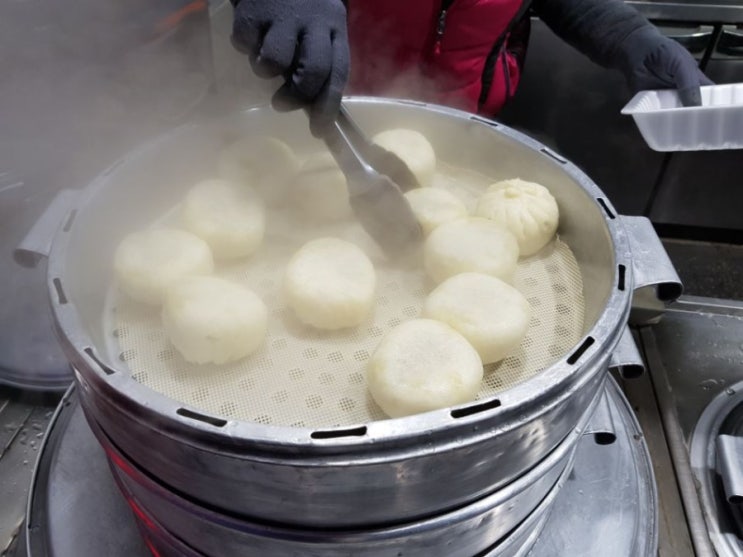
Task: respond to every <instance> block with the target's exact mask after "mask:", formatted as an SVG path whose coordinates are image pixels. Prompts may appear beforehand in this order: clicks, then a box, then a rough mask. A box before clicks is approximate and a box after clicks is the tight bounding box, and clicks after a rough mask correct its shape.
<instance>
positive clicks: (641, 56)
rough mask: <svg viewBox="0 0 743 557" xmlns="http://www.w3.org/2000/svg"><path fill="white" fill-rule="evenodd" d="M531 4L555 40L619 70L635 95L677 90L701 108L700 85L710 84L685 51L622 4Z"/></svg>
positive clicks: (569, 0) (545, 0)
mask: <svg viewBox="0 0 743 557" xmlns="http://www.w3.org/2000/svg"><path fill="white" fill-rule="evenodd" d="M533 6H534V9H535V10H536V12H537V14H538V15H539V17H540V18H542V20H543V21H544V22H545V23H546V24H547V25H548V26H549V27H550V29H552V30H553V31H554V32H555V33H556V34H557V36H559V37H562V38H563V39H564V40H565V41H567V42H568V43H569V44H571V45H573V46H574V47H575V48H577V49H578V50H580V51H581V52H583V53H584V54H586V55H588V56H589V57H590V58H591V60H593V61H594V62H596V63H598V64H601V65H602V66H604V67H607V68H616V69H618V70H621V71H622V73H624V75H625V78H626V79H627V82H628V83H629V86H630V87H631V88H632V89H633V91H634V92H637V91H641V90H643V89H668V88H674V89H678V90H679V96H680V97H681V102H682V103H683V104H684V105H685V106H693V105H700V104H701V100H702V99H701V94H700V92H699V86H700V85H711V84H712V82H711V81H710V80H709V79H707V77H706V76H705V75H704V74H703V73H702V72H701V71H700V70H699V68H698V67H697V63H696V61H695V60H694V58H693V57H692V55H691V54H689V53H688V52H687V51H686V49H685V48H684V47H682V46H681V45H680V44H678V43H677V42H675V41H673V40H671V39H669V38H668V37H664V36H663V35H661V33H660V32H659V31H658V30H657V29H656V28H655V27H654V26H653V25H652V24H651V23H650V22H649V21H648V20H647V19H645V18H644V17H643V16H642V15H640V13H639V12H637V10H635V9H634V8H632V7H630V6H629V5H627V4H625V3H624V2H623V1H622V0H533Z"/></svg>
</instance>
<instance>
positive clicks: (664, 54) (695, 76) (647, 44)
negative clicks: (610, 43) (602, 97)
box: [623, 28, 713, 106]
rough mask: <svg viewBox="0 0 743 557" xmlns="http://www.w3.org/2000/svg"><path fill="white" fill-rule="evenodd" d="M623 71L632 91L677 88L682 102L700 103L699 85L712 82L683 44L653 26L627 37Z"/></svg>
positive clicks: (691, 104) (690, 104) (689, 103)
mask: <svg viewBox="0 0 743 557" xmlns="http://www.w3.org/2000/svg"><path fill="white" fill-rule="evenodd" d="M624 50H625V53H624V54H625V56H624V60H625V63H624V64H623V66H624V67H623V71H624V74H625V76H626V78H627V81H628V83H629V85H630V87H631V88H632V90H633V91H634V92H637V91H642V90H645V89H668V88H674V89H678V93H679V98H680V100H681V103H682V104H683V105H684V106H701V104H702V96H701V93H700V91H699V87H700V86H701V85H713V83H712V81H711V80H710V79H709V78H707V76H706V75H704V74H703V73H702V71H701V70H700V69H699V66H698V65H697V61H696V60H694V57H693V56H692V55H691V54H689V51H687V50H686V49H685V48H684V47H683V46H681V45H680V44H678V43H677V42H676V41H674V40H672V39H669V38H668V37H664V36H663V35H661V34H660V33H659V32H658V31H657V30H656V29H654V28H648V29H638V30H637V31H636V32H635V33H633V35H631V36H630V37H628V39H627V46H626V47H625V49H624Z"/></svg>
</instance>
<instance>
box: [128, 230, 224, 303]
mask: <svg viewBox="0 0 743 557" xmlns="http://www.w3.org/2000/svg"><path fill="white" fill-rule="evenodd" d="M213 270H214V261H213V259H212V252H211V250H210V249H209V246H208V245H207V243H206V242H204V240H202V239H201V238H199V237H198V236H195V235H193V234H191V233H190V232H186V231H185V230H177V229H170V228H152V229H150V230H143V231H141V232H134V233H132V234H129V235H128V236H126V237H125V238H124V239H123V240H122V242H121V244H119V246H118V248H117V249H116V253H115V254H114V272H115V274H116V279H117V282H118V284H119V286H120V287H121V289H122V290H123V291H124V292H125V293H126V294H127V295H129V296H130V297H131V298H133V299H134V300H137V301H138V302H142V303H145V304H151V305H158V304H160V303H161V302H162V300H163V296H164V293H165V289H166V288H167V287H168V286H169V285H170V284H172V283H173V282H174V281H176V280H178V279H180V278H183V277H186V276H190V275H209V274H211V273H212V271H213Z"/></svg>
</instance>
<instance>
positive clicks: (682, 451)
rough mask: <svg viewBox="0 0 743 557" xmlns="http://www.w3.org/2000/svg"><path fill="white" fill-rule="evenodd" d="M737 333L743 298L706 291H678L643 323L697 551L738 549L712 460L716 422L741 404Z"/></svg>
mask: <svg viewBox="0 0 743 557" xmlns="http://www.w3.org/2000/svg"><path fill="white" fill-rule="evenodd" d="M741 338H743V304H741V303H740V302H733V301H725V300H712V299H705V298H691V297H688V298H682V300H681V301H679V302H678V303H677V304H676V305H675V306H674V307H673V308H672V309H670V310H669V311H668V313H667V314H666V316H665V317H664V319H663V321H662V322H661V323H660V324H658V325H656V326H654V327H652V328H648V329H644V330H642V344H643V348H644V350H645V354H646V357H647V363H648V367H649V370H650V373H651V377H652V380H653V383H654V388H655V392H656V395H657V399H658V406H659V408H660V411H661V417H662V421H663V426H664V429H665V432H666V436H667V439H668V446H669V450H670V452H671V455H672V457H673V461H674V469H675V474H676V477H677V481H678V484H679V491H680V493H681V497H682V500H683V504H684V509H685V513H686V518H687V520H688V522H689V531H690V534H691V539H692V542H693V545H694V550H695V553H696V554H697V555H704V556H707V555H709V556H711V555H715V554H720V555H726V556H727V555H736V556H737V555H741V554H743V553H741V546H740V543H741V539H740V533H739V532H738V533H736V531H735V528H734V527H731V525H734V524H735V512H734V511H733V510H731V508H729V505H727V504H726V503H724V500H725V497H724V496H723V497H721V493H722V492H721V487H720V484H719V480H718V477H717V470H716V462H715V461H716V438H717V434H718V432H719V427H720V424H722V423H723V421H724V420H725V418H726V416H727V414H728V413H729V412H730V411H731V410H732V409H733V408H735V407H736V405H737V404H739V403H740V401H739V387H738V386H737V384H739V382H740V380H741V377H742V373H743V372H742V371H741V370H743V348H742V347H741ZM726 410H727V411H726ZM720 500H722V501H723V503H721V502H720ZM726 505H727V506H726Z"/></svg>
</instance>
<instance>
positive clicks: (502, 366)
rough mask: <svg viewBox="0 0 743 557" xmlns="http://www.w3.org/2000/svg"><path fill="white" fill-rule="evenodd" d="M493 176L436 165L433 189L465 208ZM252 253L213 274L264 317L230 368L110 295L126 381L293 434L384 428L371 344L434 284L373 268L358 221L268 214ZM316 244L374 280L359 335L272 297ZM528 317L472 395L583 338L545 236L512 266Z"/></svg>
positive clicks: (570, 276) (576, 282)
mask: <svg viewBox="0 0 743 557" xmlns="http://www.w3.org/2000/svg"><path fill="white" fill-rule="evenodd" d="M492 182H493V180H492V179H488V178H487V177H485V176H482V175H479V174H476V173H474V172H470V171H464V170H460V169H455V168H453V167H449V166H447V165H444V164H440V165H439V168H438V175H437V177H436V180H435V183H434V187H441V188H445V189H448V190H450V191H452V192H453V193H455V194H456V195H457V196H459V197H460V198H461V199H462V200H463V201H464V202H465V204H467V205H468V207H469V208H470V209H473V208H474V204H475V203H476V199H477V197H478V196H479V194H481V193H482V192H483V191H484V189H485V188H486V187H487V186H488V185H489V184H490V183H492ZM267 218H268V223H269V224H268V228H267V233H266V238H265V240H264V244H263V247H262V248H261V249H260V250H259V252H258V253H257V254H256V255H254V256H253V257H252V258H250V259H248V260H245V261H244V262H240V263H239V264H233V265H219V266H218V268H217V271H216V274H217V275H219V276H222V277H225V278H230V279H233V280H236V281H238V282H241V283H243V284H246V285H248V286H249V287H250V288H252V289H253V290H254V291H255V292H256V293H257V294H258V295H259V296H260V297H261V298H262V299H263V301H264V302H265V303H266V305H267V306H268V308H269V326H268V334H267V337H266V341H265V344H264V346H263V348H262V349H260V350H259V351H258V352H257V353H255V354H254V355H252V356H250V357H248V358H246V359H244V360H242V361H240V362H237V363H235V364H231V365H224V366H209V365H205V366H197V365H192V364H189V363H187V362H185V361H184V360H183V358H182V357H181V356H180V355H179V354H178V353H177V352H176V350H175V349H174V348H173V347H172V346H171V345H170V343H169V341H168V339H167V337H166V335H165V331H164V329H163V327H162V324H161V319H160V311H159V309H158V310H153V309H149V308H146V307H143V306H141V305H140V304H137V303H136V302H133V301H131V300H129V299H128V298H127V297H126V296H125V295H123V294H122V295H119V293H118V290H117V289H116V288H115V286H113V287H112V288H111V293H110V296H109V304H108V309H107V310H106V311H107V315H106V319H104V323H105V326H106V328H107V330H106V331H105V333H106V336H107V338H108V340H109V343H108V344H109V350H110V351H111V352H112V353H111V354H109V356H110V357H111V359H112V360H119V361H120V362H121V363H122V365H126V366H127V367H128V369H129V370H130V372H131V374H132V377H133V378H134V379H135V380H136V381H138V382H140V383H142V384H144V385H146V386H148V387H150V388H151V389H153V390H155V391H157V392H160V393H162V394H164V395H166V396H168V397H170V398H172V399H175V400H178V401H180V402H183V403H186V404H189V405H192V406H193V407H195V408H198V409H201V410H203V411H205V412H208V413H210V414H214V415H219V416H223V417H225V418H232V419H240V420H247V421H253V422H259V423H264V424H273V425H283V426H295V427H333V426H344V425H350V424H355V423H360V422H368V421H373V420H379V419H384V418H385V417H386V416H385V414H384V413H383V412H382V411H381V410H380V409H379V407H378V406H377V405H376V404H375V403H374V401H373V400H372V398H371V396H370V395H369V394H368V392H367V388H366V384H365V375H366V366H367V361H368V359H369V356H370V355H371V354H372V353H373V352H374V350H375V348H376V346H377V345H378V343H379V341H380V339H381V338H382V336H383V335H384V334H385V333H386V332H387V331H389V330H390V329H392V328H393V327H394V326H396V325H398V324H399V323H401V322H403V321H405V320H407V319H412V318H415V317H417V316H419V315H420V311H421V308H422V305H423V301H424V299H425V296H426V295H427V294H428V292H430V291H431V290H432V288H433V287H434V284H433V283H432V282H431V281H430V280H429V279H428V278H427V277H426V275H425V272H424V271H423V267H422V264H421V262H419V261H409V262H407V264H406V265H405V266H404V268H403V267H401V266H400V265H393V264H391V263H387V262H385V261H384V258H383V256H382V255H381V252H379V250H378V249H376V246H374V244H373V242H372V240H371V239H370V238H369V237H368V236H366V234H365V233H364V232H363V230H362V229H361V228H360V226H358V225H357V224H351V223H343V224H337V225H327V226H317V225H311V224H309V223H304V224H302V223H298V222H297V220H296V216H294V215H291V214H290V213H288V211H287V210H282V211H277V212H269V213H268V215H267ZM320 236H339V237H342V238H345V239H348V240H351V241H354V242H356V243H357V244H358V245H359V246H360V247H362V249H364V250H365V251H366V252H367V254H368V255H369V256H370V257H371V259H372V261H373V262H374V264H375V268H376V271H377V295H376V301H375V304H374V311H373V314H372V315H371V316H370V317H369V318H368V319H367V320H366V321H365V322H364V323H363V324H362V325H360V326H359V327H357V328H354V329H348V330H343V331H319V330H316V329H312V328H309V327H305V326H303V325H302V324H301V323H299V322H298V321H297V320H296V318H295V317H294V315H293V314H292V312H291V310H289V309H287V308H286V306H285V304H284V302H283V300H282V296H281V286H282V278H283V272H284V269H285V267H286V263H287V262H288V260H289V258H290V257H291V255H292V254H293V253H294V252H295V251H296V250H297V249H298V248H299V247H301V245H302V244H303V243H305V242H306V241H308V240H309V239H311V238H315V237H320ZM514 286H516V287H517V288H518V289H519V290H520V291H521V292H522V293H523V294H524V296H526V298H527V299H528V300H529V303H530V305H531V308H532V319H531V323H530V325H529V329H528V331H527V334H526V337H525V338H524V340H523V342H522V343H521V346H520V347H519V349H518V350H517V351H515V352H514V353H513V354H512V355H511V356H509V357H508V358H506V359H505V360H503V361H501V362H499V363H497V364H492V365H488V366H486V367H485V377H484V380H483V383H482V386H481V388H480V391H479V393H478V398H486V397H489V396H491V395H495V394H497V393H499V392H501V391H503V390H506V389H508V388H509V387H511V386H513V385H516V384H518V383H521V382H523V381H525V380H528V379H529V378H531V377H534V376H535V375H536V374H538V373H539V372H540V371H541V370H543V369H545V368H546V367H548V366H549V365H551V364H552V363H554V362H555V361H556V360H557V359H559V358H560V357H562V356H563V355H564V354H565V353H567V352H568V351H569V350H570V349H571V348H573V347H574V346H575V344H576V343H577V342H578V341H579V340H580V338H581V335H582V333H583V319H584V305H583V284H582V280H581V274H580V269H579V266H578V263H577V261H576V260H575V257H574V256H573V253H572V252H571V251H570V248H569V247H568V246H567V245H566V244H565V243H564V242H562V241H560V240H559V238H558V239H556V240H555V241H553V242H551V243H550V244H549V245H548V246H546V247H545V248H544V249H543V250H542V251H541V252H540V253H538V254H536V255H535V256H532V257H529V258H527V259H522V260H521V261H520V262H519V265H518V269H517V272H516V275H515V279H514Z"/></svg>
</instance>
